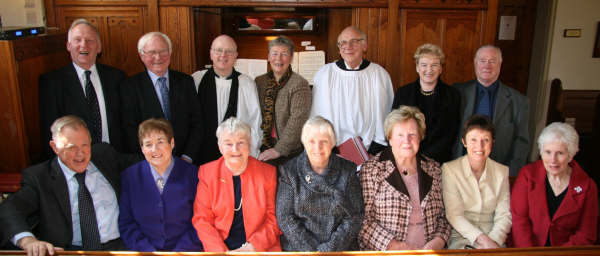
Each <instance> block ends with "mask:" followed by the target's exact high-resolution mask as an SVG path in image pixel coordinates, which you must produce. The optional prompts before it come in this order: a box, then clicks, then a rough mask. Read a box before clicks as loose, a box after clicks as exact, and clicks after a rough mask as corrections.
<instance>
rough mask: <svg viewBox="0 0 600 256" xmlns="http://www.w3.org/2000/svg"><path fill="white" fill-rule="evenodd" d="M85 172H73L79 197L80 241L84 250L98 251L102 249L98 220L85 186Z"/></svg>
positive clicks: (90, 196)
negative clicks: (77, 185) (77, 184)
mask: <svg viewBox="0 0 600 256" xmlns="http://www.w3.org/2000/svg"><path fill="white" fill-rule="evenodd" d="M86 172H87V171H86ZM86 172H83V173H77V174H75V178H76V179H77V183H79V189H78V190H77V198H78V199H79V226H80V227H81V241H82V247H83V249H84V250H90V251H98V250H101V249H102V243H101V242H100V232H99V231H98V222H97V221H96V211H95V210H94V203H93V202H92V195H90V191H89V190H88V189H87V187H86V186H85V173H86Z"/></svg>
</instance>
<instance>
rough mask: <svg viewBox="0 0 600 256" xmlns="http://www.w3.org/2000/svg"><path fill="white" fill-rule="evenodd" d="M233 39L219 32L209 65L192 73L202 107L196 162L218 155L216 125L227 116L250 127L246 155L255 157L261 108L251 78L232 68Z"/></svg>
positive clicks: (260, 135) (234, 44) (216, 157)
mask: <svg viewBox="0 0 600 256" xmlns="http://www.w3.org/2000/svg"><path fill="white" fill-rule="evenodd" d="M237 56H238V53H237V45H236V43H235V41H234V40H233V38H231V37H229V36H227V35H220V36H218V37H217V38H215V39H214V40H213V42H212V44H211V47H210V59H211V60H212V63H213V65H212V67H211V68H209V69H206V70H201V71H196V72H195V73H194V74H192V77H193V78H194V83H195V84H196V90H197V93H198V94H197V95H198V100H199V102H200V104H201V108H202V118H203V124H204V138H205V140H204V143H202V148H201V149H200V164H203V163H207V162H210V161H213V160H217V159H218V158H219V157H221V153H220V152H219V146H218V145H217V137H216V134H215V132H216V131H217V126H218V125H219V124H220V123H221V122H223V121H224V120H227V119H228V118H230V117H237V118H238V119H240V120H242V121H243V122H244V123H247V124H248V125H250V128H251V140H252V141H251V147H250V154H251V155H252V156H253V157H258V154H259V153H260V145H261V143H262V130H261V128H260V124H261V122H262V119H261V110H260V104H259V103H258V92H257V90H256V84H255V83H254V80H253V79H252V78H250V77H249V76H248V75H246V74H241V73H240V72H238V71H236V70H235V69H234V68H233V65H234V64H235V61H236V59H237Z"/></svg>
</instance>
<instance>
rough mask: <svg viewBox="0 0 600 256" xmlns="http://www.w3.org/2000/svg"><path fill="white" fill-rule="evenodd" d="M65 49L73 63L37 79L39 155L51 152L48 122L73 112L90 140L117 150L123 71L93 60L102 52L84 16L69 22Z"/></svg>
mask: <svg viewBox="0 0 600 256" xmlns="http://www.w3.org/2000/svg"><path fill="white" fill-rule="evenodd" d="M67 50H68V51H69V53H70V56H71V60H72V62H73V63H71V64H69V65H66V66H64V67H62V68H60V69H58V70H54V71H51V72H48V73H46V74H43V75H41V76H40V80H39V90H40V91H39V92H40V97H39V104H40V105H39V108H40V131H41V145H42V152H43V155H44V156H43V158H44V159H49V158H51V156H53V155H54V152H53V151H52V150H51V149H50V146H49V145H48V141H50V139H51V138H50V137H51V135H50V125H52V123H53V122H54V120H56V119H57V118H59V117H61V116H65V115H76V116H78V117H79V118H81V119H83V120H84V121H85V122H86V123H87V125H88V127H89V129H90V133H91V136H92V143H94V144H95V143H99V142H106V143H110V144H112V146H113V147H115V148H116V149H121V148H122V147H121V146H122V145H121V140H122V137H121V135H122V134H121V120H120V114H119V113H120V111H121V110H120V108H119V83H121V81H122V80H123V79H125V73H124V72H123V71H121V70H118V69H116V68H113V67H110V66H106V65H102V64H99V63H96V57H97V55H98V54H100V52H102V43H101V41H100V34H99V33H98V30H97V29H96V27H94V26H93V25H92V24H91V23H90V22H88V21H87V20H85V19H77V20H75V21H73V23H72V24H71V27H70V28H69V32H68V35H67Z"/></svg>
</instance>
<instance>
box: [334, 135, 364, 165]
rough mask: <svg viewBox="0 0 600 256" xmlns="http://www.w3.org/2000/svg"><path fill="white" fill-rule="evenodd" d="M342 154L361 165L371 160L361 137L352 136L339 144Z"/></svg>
mask: <svg viewBox="0 0 600 256" xmlns="http://www.w3.org/2000/svg"><path fill="white" fill-rule="evenodd" d="M338 150H339V151H340V155H341V156H342V157H343V158H346V159H348V160H350V161H352V162H354V163H355V164H356V165H361V164H362V163H363V162H364V161H367V160H369V153H367V149H366V148H365V145H364V144H363V143H362V139H361V138H360V137H354V138H350V139H348V140H346V141H344V143H342V144H340V145H339V146H338Z"/></svg>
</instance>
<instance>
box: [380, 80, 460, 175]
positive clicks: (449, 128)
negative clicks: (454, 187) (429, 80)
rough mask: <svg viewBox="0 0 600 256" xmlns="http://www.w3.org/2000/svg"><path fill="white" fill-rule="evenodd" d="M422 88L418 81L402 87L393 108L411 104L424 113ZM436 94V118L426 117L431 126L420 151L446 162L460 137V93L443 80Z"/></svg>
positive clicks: (436, 89) (434, 116)
mask: <svg viewBox="0 0 600 256" xmlns="http://www.w3.org/2000/svg"><path fill="white" fill-rule="evenodd" d="M420 89H421V86H420V84H419V80H418V79H417V81H415V82H413V83H410V84H407V85H405V86H402V87H400V88H398V90H397V91H396V96H395V97H394V103H393V104H392V109H396V108H399V107H400V105H407V106H416V107H418V108H419V109H420V110H421V111H422V110H423V109H422V105H420V104H419V102H417V99H418V98H419V95H418V94H419V93H420ZM435 94H436V95H435V100H434V102H435V103H434V111H433V113H432V114H433V115H432V116H426V117H425V122H426V124H427V127H426V132H425V138H424V139H423V140H422V141H421V145H420V147H419V151H420V152H421V153H422V154H424V155H426V156H428V157H431V158H433V159H435V160H436V161H438V162H440V163H444V162H446V161H449V160H451V157H452V152H453V147H454V145H455V141H456V138H457V134H458V133H460V131H459V122H460V94H459V93H458V91H457V90H456V89H454V88H453V87H450V86H448V85H446V84H445V83H443V82H442V81H441V80H439V81H438V84H437V86H436V87H435Z"/></svg>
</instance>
